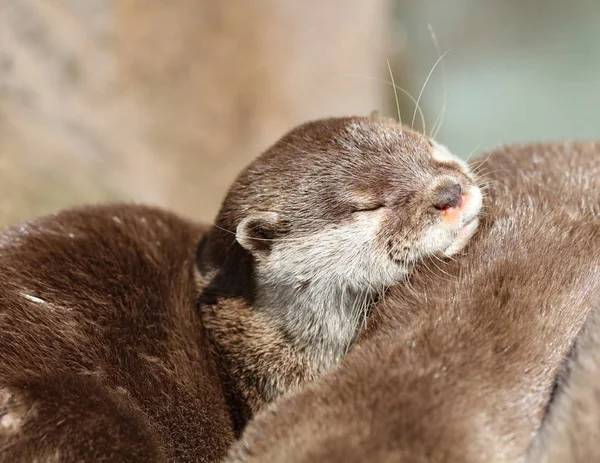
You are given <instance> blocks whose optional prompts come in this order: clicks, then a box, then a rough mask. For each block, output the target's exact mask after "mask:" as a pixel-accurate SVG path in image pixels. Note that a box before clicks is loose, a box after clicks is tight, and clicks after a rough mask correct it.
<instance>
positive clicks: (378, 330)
mask: <svg viewBox="0 0 600 463" xmlns="http://www.w3.org/2000/svg"><path fill="white" fill-rule="evenodd" d="M481 169H482V171H483V172H486V171H487V172H488V173H487V178H488V180H489V181H490V184H489V190H488V192H487V194H488V196H487V199H486V201H487V202H486V206H487V208H486V214H485V215H484V216H483V218H482V220H481V224H480V230H479V232H478V233H477V234H476V235H475V237H474V238H473V240H472V241H471V243H470V244H469V245H468V247H467V249H466V253H465V255H464V256H461V257H460V258H457V259H456V262H452V263H450V264H449V265H445V266H444V267H443V268H439V269H437V268H433V267H431V268H429V269H419V270H418V271H416V272H415V275H414V278H412V280H411V282H410V286H405V285H397V286H396V287H394V288H393V290H392V291H391V292H390V293H389V294H388V296H386V298H385V299H384V300H383V301H381V302H380V303H379V304H378V305H376V306H375V308H374V313H373V316H372V319H371V322H372V324H371V326H370V328H369V329H368V330H367V331H366V332H365V334H364V339H363V340H362V342H359V346H358V347H357V348H356V349H355V350H354V351H353V352H351V353H350V354H349V356H348V357H347V359H346V360H345V361H344V362H342V363H341V364H340V365H339V366H338V368H336V369H335V370H334V371H332V372H331V373H329V374H327V375H325V376H324V377H322V378H320V379H319V380H317V381H316V382H314V383H312V384H310V385H308V386H307V387H306V388H305V389H304V390H302V391H301V392H300V393H298V394H296V395H295V396H292V397H289V398H285V399H284V400H282V401H280V402H278V403H276V404H275V405H273V406H272V407H270V408H269V409H267V410H266V411H265V412H264V413H261V414H259V415H258V416H257V417H256V418H255V419H254V420H253V422H252V423H251V424H250V425H249V426H248V428H247V429H246V431H245V433H244V436H243V437H242V439H241V441H240V443H239V444H237V445H236V446H235V447H234V449H233V450H232V452H231V458H230V460H229V461H236V462H242V461H243V462H254V461H270V462H279V461H281V462H284V461H285V462H291V463H294V462H309V461H322V462H359V461H372V462H392V461H399V462H403V461H406V462H444V461H448V462H451V461H452V462H454V461H462V462H490V461H493V462H522V461H525V458H526V455H527V449H528V447H529V446H530V445H531V442H532V439H533V437H534V436H535V434H536V432H537V431H538V429H539V428H540V425H541V423H542V419H543V417H544V414H545V410H546V408H547V407H548V405H549V403H551V399H552V397H553V395H552V392H553V390H554V387H555V384H556V377H557V374H558V371H559V370H560V368H561V364H562V363H563V362H564V359H565V358H566V357H567V355H568V354H569V351H570V349H571V348H572V345H573V342H574V339H575V338H576V336H577V333H578V332H579V330H580V328H581V327H582V325H583V323H584V321H585V320H586V317H587V315H588V313H590V311H591V310H593V309H594V308H596V309H597V308H598V307H600V271H599V269H600V208H599V206H598V205H599V202H598V201H599V198H600V144H594V143H588V144H579V143H572V144H548V145H529V146H511V147H507V148H504V149H501V150H498V151H496V152H494V153H492V154H491V155H490V157H489V158H488V159H486V160H485V161H484V162H483V164H482V166H481ZM483 175H486V174H485V173H484V174H483ZM588 336H589V335H588ZM596 337H597V334H596ZM586 342H587V344H585V343H584V345H593V344H594V343H596V344H597V343H598V342H597V339H596V338H592V339H591V340H590V339H588V340H587V341H586ZM595 354H596V355H597V351H596V352H595ZM587 355H588V360H587V362H585V361H583V362H580V364H578V365H579V366H578V368H575V369H574V370H573V371H572V373H571V375H570V378H572V379H571V381H573V387H575V388H576V389H574V390H572V389H568V387H567V388H566V389H565V386H564V384H562V385H561V383H559V385H558V390H557V392H556V394H555V396H556V400H557V403H556V404H553V405H552V406H550V414H549V417H548V419H549V420H550V421H549V422H548V423H547V425H545V428H546V430H545V433H547V435H545V436H543V438H542V439H541V441H540V445H541V446H542V447H543V446H544V445H546V446H548V445H549V446H554V448H552V449H548V451H546V450H544V448H542V450H541V451H539V448H538V449H537V450H538V452H537V453H535V454H534V456H533V457H532V458H535V457H536V456H539V455H542V456H544V455H545V456H546V457H548V455H549V456H550V457H553V458H554V459H549V460H548V459H546V460H540V461H588V460H584V459H583V460H582V459H581V458H579V459H577V456H578V451H577V449H580V450H581V452H580V453H579V455H597V452H596V453H594V451H593V445H594V444H593V443H591V442H589V443H587V444H586V445H587V446H588V448H587V449H586V448H585V446H584V448H580V447H577V444H578V443H579V444H581V440H580V439H576V438H574V436H573V435H572V434H569V432H568V429H571V430H573V429H574V425H573V423H575V424H578V425H579V426H585V423H588V424H590V425H591V426H592V428H591V430H587V431H585V432H584V435H586V436H595V435H598V434H597V432H598V429H597V428H596V429H595V431H594V427H593V426H594V425H595V424H597V423H598V422H600V419H599V418H598V416H596V417H595V418H594V415H593V412H591V417H592V419H590V415H587V414H586V413H585V411H584V407H585V405H583V404H580V403H578V402H577V400H576V399H574V398H573V394H577V393H578V392H579V393H581V394H587V396H589V397H593V394H594V391H597V390H598V388H597V387H596V386H594V385H592V384H589V385H588V384H587V383H589V381H591V380H593V379H595V378H597V373H596V375H594V372H595V371H598V370H599V369H598V367H597V362H591V361H590V357H589V356H590V355H592V356H593V355H594V351H592V353H589V354H587ZM577 358H579V359H581V358H583V359H584V360H585V357H582V356H581V353H579V354H578V356H577ZM592 358H593V357H592ZM576 365H577V364H576ZM586 369H587V370H590V371H592V374H591V375H589V376H587V378H588V381H587V382H586V381H585V379H582V378H585V377H586V376H585V373H586ZM566 381H567V384H568V381H570V380H569V379H567V380H566ZM596 401H597V399H596ZM594 404H595V402H594V401H591V402H590V406H592V405H594ZM596 410H597V409H596ZM553 416H555V417H556V416H558V418H554V419H553ZM561 416H563V417H564V416H567V419H566V420H563V421H562V422H561V418H560V417H561ZM577 418H579V419H580V420H582V421H584V422H585V423H582V422H581V421H579V423H576V422H577ZM569 419H570V420H571V421H570V422H569V421H568V420H569ZM594 420H595V421H594ZM563 424H564V426H563V429H561V425H563ZM565 427H566V428H567V432H565V429H564V428H565ZM575 429H577V428H576V427H575ZM571 432H573V431H571ZM557 436H562V437H561V439H560V440H559V439H558V438H557ZM595 442H596V443H597V441H595ZM590 446H591V447H592V448H590ZM561 452H562V453H561ZM565 455H567V457H568V458H567V459H565V460H561V459H560V458H561V456H563V457H564V456H565ZM535 461H537V460H535ZM589 461H591V460H589Z"/></svg>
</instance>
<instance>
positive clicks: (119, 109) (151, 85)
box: [0, 0, 387, 224]
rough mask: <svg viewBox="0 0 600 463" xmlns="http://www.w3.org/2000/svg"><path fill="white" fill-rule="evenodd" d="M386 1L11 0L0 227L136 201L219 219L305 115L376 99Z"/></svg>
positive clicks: (342, 110) (4, 21)
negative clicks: (254, 161) (241, 178)
mask: <svg viewBox="0 0 600 463" xmlns="http://www.w3.org/2000/svg"><path fill="white" fill-rule="evenodd" d="M386 5H387V2H385V0H376V1H372V2H361V1H359V0H344V1H343V0H333V1H330V2H319V1H316V0H310V1H307V2H286V1H283V0H259V1H253V2H247V1H245V0H231V1H228V2H216V1H211V0H177V1H175V0H174V1H171V2H164V1H161V0H114V1H112V2H107V1H104V0H54V1H48V2H41V1H36V0H3V1H2V2H0V224H5V223H10V222H14V221H17V220H21V219H24V218H27V217H29V216H32V215H36V214H42V213H46V212H50V211H52V210H54V209H56V208H59V207H65V206H67V205H72V204H77V203H83V202H98V201H107V200H115V199H123V200H140V201H144V202H150V203H154V204H159V205H163V206H167V207H170V208H172V209H174V210H176V211H178V212H180V213H184V214H186V215H189V216H192V217H195V218H198V219H203V220H211V219H212V216H213V215H214V214H215V213H216V210H217V207H218V204H219V201H220V199H221V197H222V196H223V194H224V192H225V190H226V188H227V186H228V184H229V183H230V182H231V180H232V179H233V177H234V176H235V175H236V173H237V172H238V171H239V170H240V169H241V168H242V167H243V166H244V165H245V164H246V163H247V162H248V161H249V159H251V158H253V157H254V156H256V155H257V154H258V153H259V152H260V151H261V150H263V149H264V148H266V147H267V146H268V145H269V144H270V143H272V142H273V141H275V140H276V139H277V138H278V137H279V136H280V135H281V134H282V133H283V132H284V131H286V130H287V129H289V128H291V127H292V126H293V125H295V124H298V123H300V122H302V121H304V120H306V119H310V118H315V117H324V116H330V115H341V114H347V113H368V112H370V111H371V110H372V109H373V108H378V107H380V106H381V93H382V87H381V85H380V84H379V83H377V82H376V81H374V80H369V79H365V78H360V77H357V76H358V75H366V76H369V77H373V78H376V77H378V76H379V75H380V74H381V72H382V71H383V70H384V69H385V57H384V50H383V46H382V45H383V41H384V37H385V28H384V25H385V18H386Z"/></svg>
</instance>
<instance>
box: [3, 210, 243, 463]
mask: <svg viewBox="0 0 600 463" xmlns="http://www.w3.org/2000/svg"><path fill="white" fill-rule="evenodd" d="M203 233H204V231H203V228H202V227H200V226H198V225H195V224H193V223H190V222H188V221H185V220H183V219H180V218H179V217H177V216H175V215H173V214H170V213H168V212H165V211H161V210H158V209H153V208H148V207H142V206H125V205H120V206H103V207H87V208H82V209H77V210H71V211H65V212H61V213H58V214H56V215H54V216H49V217H45V218H42V219H38V220H34V221H32V222H29V223H25V224H23V225H21V226H17V227H13V228H11V229H8V230H7V231H5V232H4V233H2V234H1V235H0V461H1V462H7V463H9V462H10V463H13V462H21V461H45V462H46V461H49V462H52V461H56V462H65V461H115V462H117V461H139V462H150V461H152V462H161V461H218V460H219V459H220V458H221V457H222V456H223V455H224V453H225V451H226V449H227V447H228V445H229V443H230V442H231V440H232V439H233V438H234V432H233V424H232V422H231V419H230V413H229V407H228V404H227V401H226V397H225V390H226V386H223V385H222V383H221V379H220V375H219V371H220V370H219V368H218V365H216V364H215V362H214V361H213V359H212V358H211V357H210V355H209V348H208V340H207V336H206V333H205V330H204V328H203V326H202V323H201V320H200V317H199V316H198V314H197V312H196V299H197V293H196V288H195V281H194V255H195V248H196V245H197V243H198V241H199V240H200V239H201V237H202V236H203Z"/></svg>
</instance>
